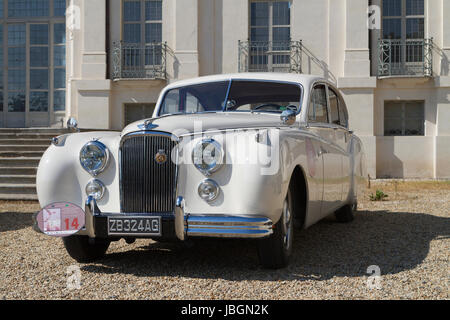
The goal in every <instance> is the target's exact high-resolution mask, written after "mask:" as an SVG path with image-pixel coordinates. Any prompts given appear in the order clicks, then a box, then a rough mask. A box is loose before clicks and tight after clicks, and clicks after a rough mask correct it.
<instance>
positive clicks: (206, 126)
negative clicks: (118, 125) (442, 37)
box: [122, 112, 285, 136]
mask: <svg viewBox="0 0 450 320" xmlns="http://www.w3.org/2000/svg"><path fill="white" fill-rule="evenodd" d="M282 126H285V125H284V124H282V122H281V120H280V114H279V113H259V112H254V113H251V112H217V113H196V114H174V115H168V116H163V117H161V118H155V119H152V120H151V124H150V125H148V126H147V128H145V120H141V121H137V122H134V123H132V124H130V125H128V126H127V127H125V129H124V130H123V131H122V136H123V135H126V134H128V133H131V132H136V131H142V130H145V129H146V130H151V131H162V132H168V133H173V134H175V135H176V136H182V135H186V134H192V133H194V132H195V133H197V132H198V133H199V132H204V131H214V130H226V129H239V128H261V127H262V128H264V127H282Z"/></svg>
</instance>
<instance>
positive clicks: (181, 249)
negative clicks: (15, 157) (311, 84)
mask: <svg viewBox="0 0 450 320" xmlns="http://www.w3.org/2000/svg"><path fill="white" fill-rule="evenodd" d="M449 236H450V219H449V218H444V217H436V216H432V215H428V214H421V213H410V212H389V211H361V212H358V214H357V216H356V219H355V221H353V222H352V223H350V224H340V223H337V222H336V221H335V220H334V219H333V218H327V219H325V220H322V221H321V222H319V223H318V224H316V225H314V226H312V227H311V228H309V229H307V230H303V231H300V232H297V234H296V236H295V239H294V246H295V247H294V248H295V251H294V254H293V257H292V260H291V263H290V265H289V266H288V267H287V268H285V269H281V270H266V269H262V268H261V267H260V266H259V263H258V258H257V254H256V248H255V242H254V241H242V240H241V241H239V240H227V241H224V240H205V239H203V240H200V241H196V242H195V243H194V244H193V245H191V246H188V245H186V244H183V243H155V244H150V245H148V246H144V247H140V248H137V249H133V250H130V251H125V252H120V253H110V254H107V255H106V257H105V258H103V259H102V260H100V261H98V262H97V263H95V264H86V265H83V266H82V270H83V271H86V272H92V273H109V274H111V273H125V274H133V275H136V276H139V277H159V276H173V277H189V278H202V279H225V280H230V281H240V280H262V281H277V280H318V281H320V280H327V279H330V278H333V277H359V276H368V275H369V274H368V273H367V268H368V267H369V266H371V265H377V266H379V268H380V270H381V274H382V275H385V274H395V273H399V272H402V271H406V270H410V269H413V268H415V267H416V266H417V265H419V264H421V263H422V262H423V260H424V259H425V258H426V257H427V255H428V252H429V246H430V242H431V240H433V239H441V240H443V239H448V238H449Z"/></svg>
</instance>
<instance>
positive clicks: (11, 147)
mask: <svg viewBox="0 0 450 320" xmlns="http://www.w3.org/2000/svg"><path fill="white" fill-rule="evenodd" d="M47 148H48V145H45V144H44V145H26V144H23V145H2V144H1V142H0V152H3V151H7V152H16V151H17V152H20V151H38V152H45V150H47Z"/></svg>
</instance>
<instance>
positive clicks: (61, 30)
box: [0, 0, 66, 126]
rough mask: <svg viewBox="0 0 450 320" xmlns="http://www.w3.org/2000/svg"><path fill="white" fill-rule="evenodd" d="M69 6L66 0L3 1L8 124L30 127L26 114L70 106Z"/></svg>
mask: <svg viewBox="0 0 450 320" xmlns="http://www.w3.org/2000/svg"><path fill="white" fill-rule="evenodd" d="M65 9H66V0H0V43H1V46H0V64H1V67H0V100H1V102H0V111H3V112H4V115H3V120H4V121H3V123H4V124H6V126H8V125H12V126H26V125H27V124H26V123H25V117H22V116H20V114H21V113H22V114H24V113H28V114H30V115H33V114H35V113H38V112H41V113H43V112H45V113H49V112H53V111H64V110H65V86H66V77H65V69H66V58H65V56H66V50H65V48H66V39H65V37H66V27H65V18H64V16H65ZM4 56H6V57H5V58H3V57H4ZM8 114H9V115H8ZM39 117H40V118H39V119H48V118H47V117H46V116H45V114H42V115H41V116H39ZM0 120H1V119H0ZM9 121H11V123H8V122H9ZM39 121H41V120H39ZM42 121H47V120H42ZM0 122H1V121H0ZM29 123H30V124H31V123H34V122H33V117H31V118H30V120H29ZM39 123H41V125H44V123H43V122H39ZM49 124H50V123H46V125H49Z"/></svg>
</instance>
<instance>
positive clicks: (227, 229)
mask: <svg viewBox="0 0 450 320" xmlns="http://www.w3.org/2000/svg"><path fill="white" fill-rule="evenodd" d="M272 233H273V223H272V221H271V220H270V219H268V218H265V217H243V216H225V215H224V216H212V215H189V216H188V217H187V221H186V234H187V236H192V237H217V238H265V237H268V236H270V235H271V234H272Z"/></svg>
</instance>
